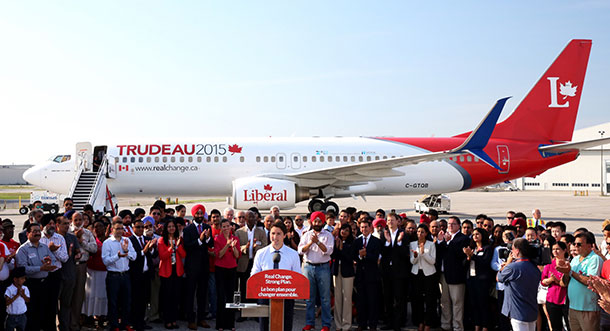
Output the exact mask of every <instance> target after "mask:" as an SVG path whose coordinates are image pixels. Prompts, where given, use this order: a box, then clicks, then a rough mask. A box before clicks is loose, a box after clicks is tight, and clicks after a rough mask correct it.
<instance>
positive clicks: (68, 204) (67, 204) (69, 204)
mask: <svg viewBox="0 0 610 331" xmlns="http://www.w3.org/2000/svg"><path fill="white" fill-rule="evenodd" d="M66 206H74V205H73V204H71V203H66Z"/></svg>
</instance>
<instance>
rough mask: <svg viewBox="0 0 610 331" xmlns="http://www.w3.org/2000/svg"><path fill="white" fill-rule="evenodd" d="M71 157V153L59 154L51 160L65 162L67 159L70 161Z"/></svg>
mask: <svg viewBox="0 0 610 331" xmlns="http://www.w3.org/2000/svg"><path fill="white" fill-rule="evenodd" d="M70 158H71V156H70V155H57V156H54V157H51V160H52V161H53V162H57V163H63V162H66V161H70Z"/></svg>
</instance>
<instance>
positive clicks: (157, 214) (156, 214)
mask: <svg viewBox="0 0 610 331" xmlns="http://www.w3.org/2000/svg"><path fill="white" fill-rule="evenodd" d="M152 214H153V216H159V215H161V213H152Z"/></svg>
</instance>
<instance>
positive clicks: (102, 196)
mask: <svg viewBox="0 0 610 331" xmlns="http://www.w3.org/2000/svg"><path fill="white" fill-rule="evenodd" d="M76 164H77V166H76V174H75V176H74V180H73V181H72V186H71V187H70V191H69V195H68V196H69V197H71V198H72V200H73V202H74V206H73V207H72V208H73V209H74V210H76V211H83V209H84V207H85V205H87V204H89V205H91V206H93V210H94V211H95V212H101V213H106V212H107V211H111V212H112V214H113V215H114V214H115V206H114V205H113V202H112V194H111V193H110V190H109V189H108V186H107V182H106V180H107V178H106V175H107V169H108V162H107V158H106V157H103V159H102V163H101V164H100V165H99V166H93V167H92V165H91V162H88V160H87V158H86V157H78V158H77V163H76Z"/></svg>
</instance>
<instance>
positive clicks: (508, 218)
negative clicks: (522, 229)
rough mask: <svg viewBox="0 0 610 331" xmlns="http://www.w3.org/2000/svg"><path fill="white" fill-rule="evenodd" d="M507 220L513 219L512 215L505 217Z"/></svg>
mask: <svg viewBox="0 0 610 331" xmlns="http://www.w3.org/2000/svg"><path fill="white" fill-rule="evenodd" d="M506 219H507V220H514V219H515V218H514V217H506Z"/></svg>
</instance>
